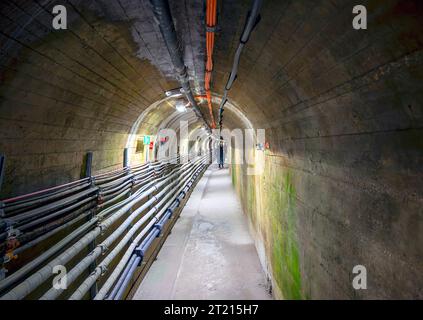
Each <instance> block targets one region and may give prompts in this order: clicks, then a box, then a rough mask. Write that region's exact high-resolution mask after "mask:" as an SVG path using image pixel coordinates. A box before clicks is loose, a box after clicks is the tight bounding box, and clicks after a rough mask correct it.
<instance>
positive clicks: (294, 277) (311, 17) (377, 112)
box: [0, 0, 423, 299]
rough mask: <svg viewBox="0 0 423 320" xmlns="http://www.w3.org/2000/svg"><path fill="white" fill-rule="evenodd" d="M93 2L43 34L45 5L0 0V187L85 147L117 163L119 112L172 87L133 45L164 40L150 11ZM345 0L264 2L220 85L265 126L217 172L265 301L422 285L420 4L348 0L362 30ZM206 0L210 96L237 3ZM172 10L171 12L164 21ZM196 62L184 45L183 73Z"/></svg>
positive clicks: (64, 173)
mask: <svg viewBox="0 0 423 320" xmlns="http://www.w3.org/2000/svg"><path fill="white" fill-rule="evenodd" d="M99 2H100V3H102V6H101V5H99V6H97V5H96V3H95V2H93V1H86V2H85V3H83V2H81V1H71V2H70V3H72V4H73V5H72V6H70V7H68V14H69V15H70V19H69V25H70V27H69V30H66V31H63V30H62V31H52V30H51V18H52V17H51V15H50V14H49V12H51V9H50V8H51V6H48V7H46V8H45V9H44V10H40V8H39V6H38V7H37V5H35V4H34V3H33V2H32V1H23V2H22V4H21V5H19V7H17V6H16V4H13V3H12V2H9V1H6V2H5V3H4V4H3V3H2V5H1V11H0V12H1V19H0V20H1V23H2V25H1V28H0V29H1V33H0V41H1V46H2V56H1V83H0V99H1V100H0V128H1V129H0V136H1V138H0V150H1V152H2V153H4V154H5V155H6V157H7V160H6V172H5V180H4V182H3V186H2V189H1V198H4V197H6V196H10V195H16V194H21V193H24V192H29V191H33V190H36V189H39V188H41V187H47V186H51V185H56V184H58V183H62V182H67V181H70V180H75V179H77V178H79V176H80V173H81V168H82V162H83V156H84V155H85V153H86V152H87V151H94V171H95V172H97V171H102V170H111V169H114V168H116V167H120V166H121V165H122V152H123V148H124V147H125V146H126V143H127V141H128V135H129V134H130V131H131V128H132V126H133V124H134V122H135V121H136V120H137V118H138V117H139V116H140V114H141V113H142V112H143V111H145V110H146V108H148V106H150V105H151V104H153V103H154V102H156V101H158V100H161V99H163V97H164V96H163V93H164V91H166V90H169V89H173V88H175V87H178V84H177V83H176V82H175V81H174V80H172V78H171V77H170V76H169V75H168V74H167V73H166V70H168V67H169V63H168V57H166V54H165V53H162V55H157V57H156V58H157V59H156V60H155V57H150V58H145V57H144V58H143V57H140V56H139V55H137V54H138V53H139V51H140V50H143V48H144V47H145V48H149V50H151V51H152V52H156V51H157V52H159V51H160V45H161V46H162V47H163V44H161V42H160V41H161V38H160V34H159V33H158V31H157V26H155V24H154V23H153V21H152V18H151V16H147V17H145V16H141V14H140V15H139V16H137V15H136V14H135V12H136V10H140V11H142V10H141V9H144V11H146V12H148V9H149V8H148V5H146V4H144V2H143V4H142V6H144V7H143V8H138V7H137V6H138V5H137V4H136V3H135V2H136V1H128V2H127V3H126V4H125V5H126V8H125V10H124V11H125V12H126V13H127V14H128V17H127V18H120V17H115V16H113V15H110V12H111V10H112V9H113V10H115V9H116V8H114V7H113V6H112V5H109V4H108V3H106V2H102V1H99ZM182 2H183V3H182ZM171 3H172V8H173V9H174V10H175V8H176V9H178V8H179V6H183V5H184V4H187V5H186V7H188V8H190V10H193V9H194V8H197V7H198V3H196V2H195V1H193V0H186V1H180V2H176V1H171ZM180 3H181V4H180ZM356 4H357V3H356V2H355V1H348V0H345V1H323V0H321V1H306V0H301V1H298V0H295V1H288V0H286V1H276V0H275V1H270V0H269V1H264V4H263V8H262V13H261V15H262V19H261V22H260V23H259V25H258V26H257V28H256V29H255V30H254V32H253V34H252V35H251V37H250V40H249V42H248V44H247V46H246V48H245V51H244V53H243V56H242V58H241V64H240V70H239V74H238V79H237V81H236V82H235V84H234V87H233V89H232V90H231V92H230V95H229V98H230V100H231V101H232V102H233V103H234V104H235V105H236V106H238V107H239V109H240V111H241V112H242V113H243V114H244V115H245V116H246V117H247V118H248V119H249V121H250V122H251V123H252V125H253V126H254V128H256V129H259V128H263V129H266V141H267V142H269V146H270V148H269V149H268V150H266V151H264V152H263V158H264V163H265V171H264V174H263V175H259V176H251V175H247V171H246V170H247V166H245V165H232V166H231V174H232V179H233V183H234V185H235V187H236V189H237V191H238V194H239V196H240V199H241V202H242V205H243V207H244V210H245V212H246V213H247V215H248V217H249V219H250V222H251V227H252V230H253V231H254V233H255V238H256V241H257V248H258V251H259V255H260V256H261V258H262V263H263V265H264V267H265V269H266V270H267V272H268V274H269V277H270V278H271V279H272V280H271V281H272V288H273V292H274V295H275V296H276V297H278V298H295V299H297V298H303V299H307V298H312V299H316V298H422V297H423V296H422V291H421V288H423V279H422V276H421V262H422V258H423V255H422V247H423V246H422V244H423V238H422V237H423V236H422V235H423V232H422V230H423V229H422V220H423V219H422V211H421V207H422V190H423V188H422V181H423V180H422V172H421V168H422V149H423V148H422V147H423V145H422V143H423V142H422V135H421V128H422V101H423V90H422V85H421V79H422V77H423V67H422V64H423V52H422V48H423V33H422V32H421V31H422V30H423V28H422V27H423V26H422V21H423V19H422V16H423V14H422V5H421V3H420V2H419V1H411V0H410V1H408V0H404V1H394V0H384V1H377V0H375V1H361V3H360V4H363V5H366V7H367V8H368V12H369V21H368V30H361V31H357V30H354V29H353V28H352V26H351V21H352V13H351V12H352V7H353V6H354V5H356ZM218 7H219V10H220V16H219V32H218V33H217V36H216V47H215V53H214V61H215V64H214V71H213V84H212V88H213V90H214V91H215V94H216V95H217V96H219V95H220V94H221V93H222V90H223V87H224V84H225V83H226V79H227V75H228V72H229V71H230V68H231V64H232V57H233V55H234V52H235V50H236V46H237V44H238V40H239V34H240V32H241V30H242V27H243V24H244V19H245V14H246V12H247V11H248V8H249V2H248V1H241V0H237V1H220V2H219V4H218ZM34 9H37V10H38V11H37V12H38V15H36V16H35V17H33V18H31V16H33V14H30V13H31V12H34V11H32V10H34ZM116 10H118V9H116ZM119 10H122V9H119ZM144 11H143V12H144ZM146 14H147V13H146ZM182 16H183V15H182ZM191 18H192V19H193V21H194V22H195V21H197V20H198V21H202V20H201V19H202V16H201V15H199V16H198V17H191ZM30 19H32V20H30ZM181 19H182V20H181ZM184 19H185V18H181V14H180V13H179V14H178V15H177V17H176V22H178V21H183V22H184V23H186V20H184ZM28 21H30V23H28V24H27V22H28ZM194 22H193V23H194ZM182 25H184V24H183V23H176V27H177V31H178V30H181V28H183V26H182ZM134 26H135V27H134ZM137 26H138V27H137ZM17 30H18V31H19V32H17ZM137 32H138V34H140V38H142V39H143V40H144V41H145V42H144V47H143V44H142V43H141V44H140V42H139V41H136V39H138V38H137V37H138V35H137ZM146 35H148V36H146ZM193 38H194V39H193ZM189 39H190V38H189V37H188V36H185V35H184V37H183V40H184V41H183V43H184V44H185V48H188V47H192V43H191V42H190V40H189ZM191 39H192V40H191V41H195V40H196V39H195V37H194V36H193V37H192V38H191ZM153 43H157V44H156V46H157V47H154V45H153ZM5 48H6V49H5ZM145 48H144V50H145ZM154 50H156V51H154ZM163 50H164V49H163ZM186 51H188V50H186ZM201 58H202V56H201V54H200V55H199V56H198V57H196V56H195V55H194V56H192V57H191V59H192V60H190V61H191V62H190V65H193V66H194V67H193V68H191V69H192V70H197V71H198V69H201V66H202V65H203V64H204V63H203V61H201ZM198 61H201V63H199V62H198ZM199 66H200V67H199ZM166 68H167V69H166ZM192 70H191V73H192V74H191V77H192V80H193V83H194V85H196V84H197V85H199V86H201V81H198V79H196V80H195V81H194V79H195V72H193V71H192ZM200 71H201V70H200ZM200 71H198V72H200ZM200 73H201V72H200ZM199 78H200V79H202V78H201V76H200V77H199ZM196 93H197V94H201V93H202V92H201V90H200V89H198V90H197V91H196ZM214 107H215V112H216V109H217V104H215V105H214ZM167 108H168V109H164V108H157V109H155V110H154V111H152V112H151V113H149V116H148V117H146V119H145V120H144V121H143V123H141V125H140V127H139V128H140V129H139V130H140V131H139V134H145V133H150V134H154V133H155V132H156V130H157V127H158V126H159V124H160V123H161V122H162V121H163V120H164V119H165V118H166V117H167V116H169V114H170V112H171V111H170V107H169V106H168V107H167ZM203 108H204V109H203V110H206V109H205V108H206V107H205V105H203ZM205 113H206V112H205ZM224 116H225V118H224V126H225V127H228V128H243V127H244V124H243V123H242V121H241V120H240V119H239V117H237V116H236V115H235V114H232V113H231V112H230V110H227V111H225V115H224ZM250 152H251V151H250ZM256 153H257V151H256ZM233 156H234V158H236V157H240V156H241V155H239V154H237V153H236V152H235V153H234V154H233ZM358 264H360V265H364V266H366V268H367V272H368V289H367V290H361V291H357V290H354V289H353V288H352V286H351V281H352V277H353V274H352V269H353V267H354V266H355V265H358Z"/></svg>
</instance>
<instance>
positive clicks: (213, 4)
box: [204, 0, 217, 129]
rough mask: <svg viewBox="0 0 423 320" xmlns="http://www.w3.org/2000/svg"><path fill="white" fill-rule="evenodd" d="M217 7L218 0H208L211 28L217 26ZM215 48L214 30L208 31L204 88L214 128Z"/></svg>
mask: <svg viewBox="0 0 423 320" xmlns="http://www.w3.org/2000/svg"><path fill="white" fill-rule="evenodd" d="M216 9H217V1H216V0H207V8H206V25H207V27H209V28H214V27H215V26H216ZM213 49H214V32H209V31H206V54H207V61H206V72H205V76H204V89H205V90H206V98H207V104H208V107H209V112H210V118H211V120H212V125H211V126H212V128H213V129H215V128H216V123H215V121H214V116H213V106H212V97H211V91H210V82H211V73H212V70H213V60H212V55H213Z"/></svg>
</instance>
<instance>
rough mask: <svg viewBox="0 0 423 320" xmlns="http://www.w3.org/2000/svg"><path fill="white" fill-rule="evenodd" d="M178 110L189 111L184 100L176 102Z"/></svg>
mask: <svg viewBox="0 0 423 320" xmlns="http://www.w3.org/2000/svg"><path fill="white" fill-rule="evenodd" d="M175 107H176V110H178V112H185V111H187V108H186V107H185V105H184V103H183V102H182V101H178V102H176V105H175Z"/></svg>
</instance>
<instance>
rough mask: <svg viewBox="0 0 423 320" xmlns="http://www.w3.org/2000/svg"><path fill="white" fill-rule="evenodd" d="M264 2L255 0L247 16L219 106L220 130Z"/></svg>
mask: <svg viewBox="0 0 423 320" xmlns="http://www.w3.org/2000/svg"><path fill="white" fill-rule="evenodd" d="M262 2H263V0H253V3H252V5H251V10H250V11H249V12H248V15H247V20H246V22H245V25H244V30H243V31H242V34H241V38H240V39H239V45H238V48H237V50H236V52H235V56H234V61H233V65H232V70H231V73H230V74H229V78H228V81H227V82H226V86H225V90H224V93H223V98H222V102H221V103H220V106H219V128H220V130H222V124H223V111H224V109H223V107H224V106H225V103H226V101H227V100H228V92H229V90H230V89H231V87H232V84H233V83H234V81H235V80H236V77H237V74H238V66H239V61H240V59H241V53H242V50H243V49H244V46H245V44H246V43H247V42H248V39H249V38H250V34H251V32H252V31H253V29H254V28H255V27H256V25H257V24H258V23H259V21H260V8H261V5H262Z"/></svg>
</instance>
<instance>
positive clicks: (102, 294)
mask: <svg viewBox="0 0 423 320" xmlns="http://www.w3.org/2000/svg"><path fill="white" fill-rule="evenodd" d="M202 168H203V166H201V167H200V169H199V170H201V169H202ZM196 172H197V171H196ZM184 187H185V186H183V187H182V188H179V190H178V191H177V192H176V194H178V195H179V192H180V190H182V189H183V188H184ZM173 201H174V199H171V200H170V201H169V202H168V203H169V205H170V204H171V203H172V202H173ZM169 205H166V206H165V208H164V209H162V210H161V211H160V212H159V213H158V214H157V215H156V217H155V218H154V219H152V220H151V221H150V223H149V224H148V225H147V226H146V227H145V228H144V229H143V230H142V231H141V232H140V234H138V236H137V237H136V238H135V239H134V240H133V241H132V243H131V245H130V246H129V248H128V249H127V250H126V252H125V254H124V255H123V257H122V258H121V260H120V261H119V263H118V265H117V266H116V267H115V269H114V270H113V272H112V274H111V275H110V276H109V278H108V279H107V280H106V282H105V283H104V285H103V286H102V287H101V289H100V291H99V292H98V294H97V295H96V296H95V298H94V299H95V300H101V299H103V298H104V297H105V295H106V294H107V292H108V291H109V290H110V288H111V287H112V285H113V283H114V282H115V281H116V279H117V277H118V276H119V274H120V273H121V271H122V270H123V268H124V267H125V265H126V263H127V261H128V260H129V256H130V255H131V254H132V251H133V250H134V249H135V246H136V245H137V243H139V242H140V240H141V239H142V237H143V236H144V234H145V233H146V232H147V230H148V229H150V228H151V227H152V226H153V225H154V223H156V222H157V221H158V220H159V217H160V216H161V215H162V214H163V213H164V212H165V211H166V210H167V208H168V207H169ZM146 216H147V215H146ZM91 277H92V276H91ZM87 280H88V279H87ZM91 281H92V280H91ZM78 296H81V295H80V293H79V294H75V293H74V295H73V297H74V298H77V297H78Z"/></svg>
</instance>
